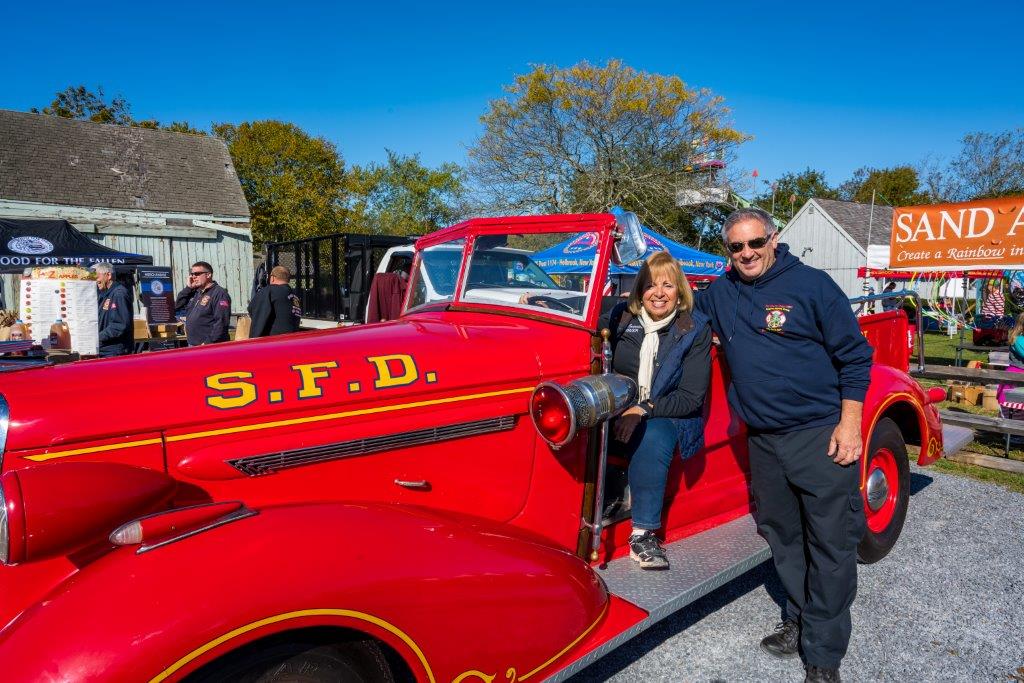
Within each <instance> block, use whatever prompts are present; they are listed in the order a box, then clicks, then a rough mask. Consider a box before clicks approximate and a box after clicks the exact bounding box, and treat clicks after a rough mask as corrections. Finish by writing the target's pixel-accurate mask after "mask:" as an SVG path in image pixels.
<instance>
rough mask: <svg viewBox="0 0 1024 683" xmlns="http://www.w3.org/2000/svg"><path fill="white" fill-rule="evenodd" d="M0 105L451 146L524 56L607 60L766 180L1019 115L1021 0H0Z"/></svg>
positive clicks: (426, 150)
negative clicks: (101, 96) (106, 107)
mask: <svg viewBox="0 0 1024 683" xmlns="http://www.w3.org/2000/svg"><path fill="white" fill-rule="evenodd" d="M0 17H3V19H4V22H3V23H4V24H5V25H6V28H7V30H6V31H5V32H4V33H5V35H4V57H3V58H2V60H0V108H6V109H16V110H28V109H29V108H31V107H33V106H36V107H42V106H45V105H46V104H48V103H49V102H50V100H51V99H52V98H53V94H54V93H55V92H56V91H58V90H61V89H63V88H64V87H66V86H68V85H72V84H80V83H81V84H85V85H87V86H89V87H95V86H102V87H103V88H104V90H105V91H106V93H107V94H108V95H115V94H120V95H123V96H124V97H126V98H127V99H128V101H129V102H130V103H131V104H132V110H133V114H134V115H135V116H136V117H137V118H156V119H159V120H160V121H163V122H170V121H172V120H187V121H189V122H191V123H192V124H193V125H198V126H200V127H206V126H208V125H209V123H210V122H211V121H218V122H220V121H230V122H238V121H244V120H254V119H262V118H278V119H283V120H286V121H291V122H294V123H296V124H298V125H300V126H301V127H303V128H304V129H306V130H307V131H309V132H310V133H312V134H315V135H322V136H324V137H326V138H328V139H330V140H332V141H333V142H334V143H335V144H336V145H337V146H338V148H339V150H340V151H341V153H342V155H343V156H344V158H345V159H346V161H347V162H352V163H366V162H369V161H381V160H383V159H384V158H385V148H390V149H393V150H395V151H397V152H400V153H404V154H412V153H419V154H420V155H421V157H422V159H423V161H424V162H425V163H427V164H429V165H436V164H439V163H441V162H443V161H456V162H462V161H463V160H464V158H465V149H466V147H467V146H468V145H469V144H471V143H472V141H473V139H474V138H475V137H476V135H478V133H479V123H478V119H479V117H480V115H481V114H482V113H483V112H484V111H485V110H486V108H487V103H488V101H489V100H491V99H493V98H496V97H499V96H501V93H502V90H501V89H502V86H503V85H505V84H507V83H509V82H511V80H512V79H513V77H514V75H516V74H519V73H524V72H526V71H528V70H529V69H530V65H531V64H538V63H544V64H552V65H558V66H569V65H571V64H574V63H576V62H578V61H580V60H584V59H586V60H589V61H591V62H595V63H604V62H605V61H606V60H608V59H610V58H619V59H622V60H623V61H625V62H626V63H627V64H629V65H630V66H633V67H634V68H637V69H640V70H645V71H649V72H656V73H662V74H676V75H679V76H680V77H682V78H683V80H685V81H686V82H687V83H688V84H690V85H692V86H699V87H706V88H710V89H711V90H712V91H714V92H715V93H716V94H719V95H722V96H724V97H725V99H726V102H727V104H728V105H729V106H730V107H731V108H732V110H733V120H734V122H735V125H736V126H737V127H738V128H739V129H740V130H743V131H744V132H747V133H749V134H751V135H753V136H754V140H753V141H752V142H748V143H746V144H745V145H743V146H742V147H741V149H740V153H739V166H741V167H742V168H745V169H747V170H748V172H749V170H751V169H754V168H756V169H758V171H759V173H760V177H761V179H762V180H764V179H770V178H773V177H775V176H777V175H778V174H780V173H783V172H785V171H790V170H801V169H803V168H805V167H807V166H811V167H813V168H819V169H822V170H824V171H825V172H826V175H827V177H828V179H829V181H830V182H833V183H839V182H841V181H843V180H845V179H847V178H848V177H849V175H850V173H851V172H852V171H853V170H854V169H856V168H858V167H860V166H865V165H868V166H887V165H893V164H898V163H908V162H909V163H915V162H918V161H920V160H921V159H922V158H924V157H925V156H927V155H937V156H946V157H948V156H950V155H952V154H954V153H955V152H956V151H957V150H958V149H959V140H960V138H961V137H962V136H963V135H964V134H965V133H968V132H972V131H978V130H983V131H993V132H994V131H1000V130H1005V129H1007V128H1011V127H1017V126H1024V47H1022V41H1021V37H1020V36H1021V31H1022V28H1024V3H1022V2H1018V1H1017V0H1011V1H1008V2H988V1H987V0H979V1H976V2H970V3H963V2H960V3H952V2H945V1H939V2H929V3H914V2H898V1H896V2H893V1H890V2H888V3H874V2H858V3H813V4H806V5H805V4H802V3H767V2H757V3H746V2H715V3H690V2H679V1H678V0H677V1H676V2H667V3H625V2H616V3H611V2H590V3H550V2H549V3H534V2H519V3H514V4H507V3H466V4H461V3H456V4H450V5H441V4H437V5H430V4H427V3H406V2H376V3H372V2H362V3H358V4H357V5H353V6H346V5H343V4H341V3H305V2H292V3H281V2H274V3H263V2H248V3H228V2H206V3H189V2H176V3H144V2H133V3H131V4H123V5H122V4H119V3H104V4H103V6H102V7H98V6H97V3H81V2H77V3H63V2H45V3H43V2H37V3H17V4H16V5H11V4H8V5H7V7H5V8H4V9H3V10H0Z"/></svg>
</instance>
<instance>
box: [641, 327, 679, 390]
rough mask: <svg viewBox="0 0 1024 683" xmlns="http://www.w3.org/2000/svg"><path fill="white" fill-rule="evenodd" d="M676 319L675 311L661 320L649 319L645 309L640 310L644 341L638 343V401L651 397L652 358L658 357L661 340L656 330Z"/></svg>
mask: <svg viewBox="0 0 1024 683" xmlns="http://www.w3.org/2000/svg"><path fill="white" fill-rule="evenodd" d="M675 319H676V313H672V314H671V315H667V316H665V317H664V318H662V319H661V320H651V316H650V315H648V313H647V309H646V308H644V309H641V311H640V324H641V325H643V326H644V341H643V343H642V344H640V368H639V370H638V372H637V373H636V374H637V377H636V382H637V384H639V385H640V398H639V400H640V401H646V400H647V399H649V398H650V397H651V380H653V379H654V359H655V358H657V357H658V346H659V345H660V344H661V340H660V339H659V338H658V330H660V329H662V328H663V327H665V326H667V325H668V324H669V323H671V322H672V321H673V320H675Z"/></svg>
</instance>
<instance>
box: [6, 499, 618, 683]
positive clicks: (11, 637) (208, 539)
mask: <svg viewBox="0 0 1024 683" xmlns="http://www.w3.org/2000/svg"><path fill="white" fill-rule="evenodd" d="M607 605H608V595H607V591H606V590H605V587H604V584H603V583H602V582H601V580H600V579H599V578H598V577H597V576H596V575H595V574H594V572H593V570H591V568H590V567H589V566H588V565H587V564H586V563H585V562H583V561H582V560H580V559H579V558H577V557H575V556H573V555H571V554H569V553H567V552H565V551H563V550H560V549H558V548H554V547H552V546H551V545H548V544H546V543H545V542H544V541H543V540H542V539H539V538H535V537H531V536H529V535H527V534H526V533H519V532H518V531H517V530H515V529H510V528H508V527H507V526H498V525H494V524H491V523H489V522H486V521H482V520H477V519H474V518H469V517H465V516H457V515H452V514H446V513H438V512H435V511H430V510H427V509H424V508H417V507H410V506H402V507H400V506H391V505H386V504H384V505H381V504H346V503H319V504H313V505H292V506H280V507H269V508H263V509H260V510H258V514H256V515H254V516H251V517H247V518H244V519H239V520H237V521H235V522H232V523H229V524H225V525H223V526H219V527H216V528H213V529H209V530H207V531H204V532H202V533H199V534H197V535H195V536H192V537H188V538H184V539H182V540H180V541H176V542H173V543H170V544H167V545H164V546H161V547H156V548H154V549H153V550H149V551H144V552H138V546H127V547H122V548H117V549H115V550H113V551H112V552H110V553H108V554H107V555H105V556H103V557H101V558H100V559H98V560H96V561H95V562H92V563H91V564H89V565H86V566H85V567H83V568H82V569H81V570H80V571H79V572H77V573H76V574H74V575H72V576H71V577H69V578H68V579H67V580H65V581H64V582H63V583H61V584H60V585H58V586H56V587H55V588H54V589H53V590H52V591H51V592H50V593H49V595H47V596H46V597H45V598H44V599H43V600H41V601H39V602H38V603H36V604H35V605H33V606H31V607H29V608H28V609H26V610H25V611H23V612H22V613H21V614H20V615H18V617H17V618H16V619H14V620H13V621H12V622H11V623H10V624H8V626H7V627H6V628H5V629H4V630H3V632H0V661H2V662H4V670H5V674H4V676H5V678H7V679H8V680H39V679H40V678H41V677H45V678H47V680H53V681H65V680H66V681H71V680H75V681H87V680H101V679H102V680H104V681H111V680H113V681H121V680H124V681H138V680H175V679H177V678H179V677H181V676H183V675H185V674H187V673H188V672H190V671H194V670H195V669H197V668H198V667H200V666H201V665H203V664H205V663H208V662H210V661H213V660H215V659H217V658H218V657H220V656H222V655H223V654H225V653H227V652H229V651H232V650H234V649H236V648H238V647H240V646H241V645H244V644H245V643H248V642H252V641H253V640H256V639H259V638H262V637H265V636H268V635H272V634H276V633H281V632H284V631H288V630H292V629H299V628H305V627H311V626H318V627H322V626H337V627H343V628H349V629H354V630H357V631H361V632H362V633H366V634H369V635H371V636H373V637H375V638H378V639H380V640H381V641H383V642H384V643H386V644H387V645H389V646H390V647H392V648H393V649H394V650H395V652H396V653H398V655H399V656H401V657H402V658H403V659H404V660H405V662H406V663H407V665H408V666H409V669H410V670H411V671H412V672H413V674H414V675H415V676H416V678H417V679H419V680H424V681H435V680H438V681H440V680H453V679H455V678H457V677H459V676H460V675H463V674H467V673H469V672H483V673H485V674H487V675H488V676H489V675H491V674H498V673H500V674H501V675H506V674H507V672H509V671H517V672H519V673H518V675H519V677H520V678H522V677H525V675H526V674H527V673H530V674H533V673H537V672H540V671H541V670H542V669H543V668H547V667H548V666H549V665H551V664H553V663H554V662H555V661H557V660H558V659H559V658H560V657H561V656H562V655H564V654H566V653H567V652H569V651H570V650H571V649H572V647H573V646H574V645H575V644H576V643H578V642H580V641H581V640H582V639H583V638H584V637H585V636H586V635H587V634H588V633H590V632H591V631H592V630H593V629H594V628H595V627H596V626H597V625H598V623H599V622H600V621H601V620H602V619H603V618H604V615H605V614H606V610H607ZM58 634H59V635H58ZM474 675H475V674H474Z"/></svg>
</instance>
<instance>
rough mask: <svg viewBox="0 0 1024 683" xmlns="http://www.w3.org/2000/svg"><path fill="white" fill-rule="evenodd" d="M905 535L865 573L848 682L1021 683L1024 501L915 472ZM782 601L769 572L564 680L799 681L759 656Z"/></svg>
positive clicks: (796, 674)
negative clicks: (994, 682)
mask: <svg viewBox="0 0 1024 683" xmlns="http://www.w3.org/2000/svg"><path fill="white" fill-rule="evenodd" d="M911 493H912V496H911V500H910V512H909V514H908V515H907V521H906V524H905V525H904V527H903V534H902V536H901V537H900V540H899V541H898V542H897V544H896V547H895V548H894V549H893V551H892V552H891V553H890V554H889V555H888V556H887V557H886V558H885V559H883V560H882V561H881V562H878V563H876V564H873V565H861V566H860V574H859V588H858V595H857V599H856V601H855V602H854V604H853V638H852V640H851V641H850V649H849V652H848V653H847V656H846V659H844V660H843V666H842V670H841V673H842V675H843V680H844V681H1024V496H1022V495H1021V494H1019V493H1013V492H1011V491H1007V490H1005V489H1003V488H1000V487H998V486H995V485H992V484H986V483H983V482H978V481H974V480H972V479H966V478H961V477H956V476H953V475H948V474H943V473H941V472H935V471H932V470H929V469H927V468H918V467H916V466H914V465H912V474H911ZM783 600H784V593H783V589H782V585H781V584H780V583H779V581H778V578H777V577H776V575H775V571H774V569H773V568H772V566H771V563H770V562H768V563H765V564H763V565H761V566H760V567H757V568H756V569H753V570H751V571H750V572H748V573H747V574H745V575H743V576H742V577H740V578H739V579H737V580H736V581H733V582H732V583H731V584H729V585H727V586H725V587H723V588H721V589H719V590H718V591H716V592H714V593H712V594H710V595H708V596H706V597H705V598H703V599H701V600H699V601H698V602H696V603H694V604H692V605H690V606H689V607H687V608H686V609H684V610H681V611H680V612H678V613H677V614H675V615H673V616H672V617H670V618H668V619H666V620H664V621H662V622H661V623H660V624H658V625H656V626H655V627H653V628H652V629H650V630H648V631H646V632H645V633H644V634H642V635H641V636H639V637H638V638H636V639H634V640H633V641H631V642H630V643H627V644H626V645H625V646H623V647H621V648H619V649H618V650H616V651H615V652H613V653H611V654H610V655H608V656H606V657H605V658H603V659H601V660H599V661H598V662H596V663H595V664H593V665H591V666H590V667H589V668H587V669H584V670H583V671H582V672H580V673H579V674H577V675H576V676H575V677H574V678H572V679H571V681H572V683H584V682H585V681H605V680H611V681H636V680H643V681H730V682H732V681H802V680H803V669H802V668H801V667H802V665H801V664H800V662H799V660H789V661H780V660H776V659H773V658H772V657H770V656H768V655H766V654H764V653H762V652H761V651H760V650H759V649H758V647H757V643H758V641H759V640H760V639H761V638H762V637H763V636H764V635H765V634H766V633H768V632H770V631H771V629H772V627H773V626H774V624H775V623H776V622H777V621H778V620H779V616H780V614H781V605H782V604H783Z"/></svg>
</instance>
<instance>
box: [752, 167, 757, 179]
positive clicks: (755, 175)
mask: <svg viewBox="0 0 1024 683" xmlns="http://www.w3.org/2000/svg"><path fill="white" fill-rule="evenodd" d="M752 175H753V176H754V177H755V178H756V177H757V169H756V168H755V169H754V173H753V174H752Z"/></svg>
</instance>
